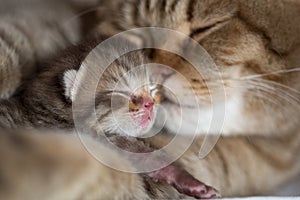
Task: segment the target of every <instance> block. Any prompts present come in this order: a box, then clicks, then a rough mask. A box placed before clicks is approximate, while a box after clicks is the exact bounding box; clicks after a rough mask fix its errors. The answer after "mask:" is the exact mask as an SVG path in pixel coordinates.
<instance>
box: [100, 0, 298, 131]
mask: <svg viewBox="0 0 300 200" xmlns="http://www.w3.org/2000/svg"><path fill="white" fill-rule="evenodd" d="M118 2H119V3H120V4H118ZM113 4H118V6H117V7H118V10H120V11H121V12H115V13H117V14H116V16H113V17H112V16H111V13H113V12H110V13H109V16H110V17H108V18H109V19H108V20H105V22H103V23H101V24H100V29H101V30H103V29H104V28H103V27H101V26H106V27H109V28H107V29H105V30H107V31H110V32H111V33H116V32H118V31H120V30H122V28H123V29H124V30H126V29H130V28H136V27H144V26H147V27H149V26H150V27H151V26H156V27H166V28H170V29H173V30H176V31H180V32H182V33H184V34H186V35H187V36H190V37H191V38H192V39H194V40H195V41H197V42H198V43H199V44H201V45H202V46H203V47H204V48H205V50H206V51H207V52H208V53H209V54H210V56H211V57H212V58H213V60H214V62H215V63H216V65H217V67H218V71H215V70H214V69H211V70H210V69H209V67H208V66H203V68H206V70H208V71H209V70H210V71H211V74H210V75H209V76H207V77H201V76H200V75H199V74H198V73H197V71H195V70H193V68H192V66H191V65H190V64H189V63H187V62H186V61H184V60H183V59H182V58H179V57H178V56H176V55H174V54H169V53H166V52H159V51H156V52H154V53H152V55H154V56H153V57H154V59H155V61H157V62H160V63H163V64H165V65H168V66H171V67H173V68H174V69H176V70H178V71H179V72H180V73H181V74H182V75H184V76H185V77H186V78H187V79H188V80H189V81H190V85H188V84H186V83H184V82H181V80H180V76H176V75H175V76H172V77H171V78H170V79H168V80H167V82H169V83H170V84H177V85H178V87H177V88H175V89H176V91H174V93H176V95H181V96H183V97H184V98H183V99H185V102H182V103H184V104H187V105H189V107H186V110H185V111H184V112H183V113H187V114H186V116H183V121H184V122H186V123H185V124H186V127H185V129H182V130H183V132H185V133H187V134H188V133H190V134H191V133H193V130H195V124H197V123H198V120H199V122H200V124H198V125H199V127H200V131H199V132H202V133H207V132H208V131H209V128H210V121H211V116H212V106H211V101H210V98H211V96H210V95H211V94H212V93H214V94H216V95H217V94H218V93H220V91H219V89H220V87H215V88H214V87H211V88H210V90H208V88H207V85H208V84H211V85H219V84H223V83H224V89H225V93H226V98H222V97H220V99H218V100H219V101H220V102H222V103H223V102H226V108H225V120H224V126H223V131H222V133H224V134H234V133H236V134H244V133H246V134H249V133H250V134H251V133H253V134H273V133H278V134H281V133H283V132H287V131H291V130H292V129H298V124H299V117H300V116H299V113H300V112H299V110H298V109H299V99H300V95H299V89H300V82H299V80H300V78H299V72H298V71H299V70H297V68H298V69H299V66H300V62H299V55H300V39H299V33H300V25H299V20H300V3H299V2H298V1H296V0H292V1H282V0H274V1H272V2H270V1H267V0H259V1H258V0H250V1H244V0H238V1H224V0H208V1H206V0H203V1H198V0H189V1H172V0H166V1H160V0H150V1H137V0H132V1H128V3H123V1H114V3H113ZM101 11H103V12H102V13H101V16H102V17H103V19H107V18H106V17H105V16H103V15H105V11H104V10H101ZM122 11H123V12H122ZM110 22H111V23H110ZM100 29H99V30H100ZM114 31H115V32H114ZM173 42H174V43H176V44H178V46H182V47H183V48H182V49H184V44H185V41H179V40H173ZM184 51H187V52H188V51H193V49H192V48H186V49H184ZM219 75H220V76H221V78H220V76H219ZM218 88H219V89H218ZM221 92H222V91H221ZM194 93H196V95H197V96H198V97H199V100H200V101H199V102H200V112H199V116H194V117H193V118H191V117H190V116H191V115H192V113H194V108H191V107H192V106H193V105H192V103H193V101H189V99H190V97H191V98H193V94H194ZM166 95H167V98H166V99H168V100H169V102H168V103H167V104H165V106H166V107H167V108H168V110H169V111H170V112H171V113H170V115H169V116H170V118H171V117H173V118H172V120H170V121H172V122H173V121H180V120H181V119H180V118H176V116H178V114H177V113H178V110H179V108H178V106H177V105H176V104H172V102H174V101H173V99H172V96H171V95H170V96H168V94H166ZM190 102H192V103H190ZM220 112H223V111H222V110H220ZM287 116H289V117H288V120H287ZM220 123H223V121H220ZM169 128H170V129H172V130H177V128H178V127H176V123H171V124H170V125H169ZM211 133H214V130H212V129H211Z"/></svg>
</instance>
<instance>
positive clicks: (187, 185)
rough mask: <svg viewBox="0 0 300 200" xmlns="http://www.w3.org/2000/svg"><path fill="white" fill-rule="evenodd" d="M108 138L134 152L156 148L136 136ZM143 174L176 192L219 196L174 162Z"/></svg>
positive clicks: (150, 159) (195, 195) (159, 159)
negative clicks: (172, 188)
mask: <svg viewBox="0 0 300 200" xmlns="http://www.w3.org/2000/svg"><path fill="white" fill-rule="evenodd" d="M109 139H110V141H111V142H113V143H114V144H115V145H117V146H118V147H120V148H122V149H124V150H127V151H131V152H135V153H147V152H152V151H154V150H156V149H155V148H154V147H152V146H151V145H150V144H147V143H146V141H142V140H138V139H136V138H131V137H124V136H120V135H110V136H109ZM130 161H132V162H133V163H138V162H141V161H140V160H138V159H135V158H130ZM142 162H144V163H146V165H151V164H152V163H153V162H154V163H156V164H157V163H158V164H162V165H165V164H167V161H166V160H165V159H163V158H159V157H155V158H145V159H144V160H143V161H142ZM145 175H146V176H148V177H150V178H151V179H153V180H154V181H155V182H163V183H166V184H168V185H171V186H173V187H174V188H175V189H176V190H177V191H178V192H180V193H182V194H184V195H188V196H192V197H195V198H205V199H208V198H214V197H218V196H219V194H218V192H217V190H216V189H214V188H213V187H210V186H207V185H205V184H204V183H202V182H200V181H199V180H197V179H196V178H194V177H193V176H192V175H191V174H190V173H188V172H187V171H186V170H185V169H184V168H183V167H181V166H179V165H178V164H176V163H173V164H170V165H168V166H166V167H164V168H162V169H159V170H157V171H154V172H150V173H146V174H145Z"/></svg>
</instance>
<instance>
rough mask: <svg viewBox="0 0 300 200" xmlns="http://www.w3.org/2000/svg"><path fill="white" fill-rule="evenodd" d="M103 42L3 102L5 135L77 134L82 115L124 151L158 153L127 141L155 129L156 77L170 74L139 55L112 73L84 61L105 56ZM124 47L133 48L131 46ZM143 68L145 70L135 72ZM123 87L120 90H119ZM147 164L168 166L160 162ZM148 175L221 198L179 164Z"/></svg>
mask: <svg viewBox="0 0 300 200" xmlns="http://www.w3.org/2000/svg"><path fill="white" fill-rule="evenodd" d="M103 39H104V38H101V37H99V38H97V39H91V40H89V41H87V42H83V43H82V44H81V45H79V46H77V47H74V48H70V49H69V50H67V51H65V52H64V53H63V54H62V55H61V56H60V58H59V59H57V61H55V62H53V63H50V64H49V67H48V68H45V69H44V70H43V71H42V72H40V73H39V74H38V76H37V77H35V78H33V80H32V81H30V82H29V83H28V85H26V86H24V88H23V91H21V92H20V93H19V94H18V95H17V96H16V97H14V98H12V99H10V100H3V101H2V102H0V119H1V120H0V126H1V127H2V128H5V129H9V128H14V129H19V128H32V127H34V128H48V129H49V128H63V129H68V128H69V129H73V128H74V126H75V124H74V119H73V114H74V112H79V113H80V115H81V118H80V120H81V121H82V122H83V124H84V125H85V126H84V128H91V129H92V130H94V131H96V133H97V134H100V135H103V134H106V135H108V137H109V138H111V139H112V141H113V143H116V144H119V146H120V147H122V148H123V149H125V150H127V151H132V152H138V153H146V152H149V151H153V150H155V148H154V147H150V146H148V145H147V144H146V143H145V142H143V141H141V140H137V139H134V138H131V139H130V138H128V135H131V136H140V135H143V134H145V133H147V132H148V131H149V130H150V129H151V128H152V126H153V124H154V121H155V119H156V111H157V104H159V103H160V98H161V94H160V89H161V85H159V82H157V81H155V82H153V80H154V77H162V78H167V77H168V76H169V74H166V71H164V70H163V71H162V72H159V68H156V67H155V66H153V68H151V66H148V67H145V66H143V64H145V62H146V60H145V59H144V58H143V55H142V54H141V53H139V52H131V53H129V54H127V55H124V56H121V58H118V59H117V60H116V61H115V62H114V63H112V64H111V65H110V66H108V68H107V69H103V68H104V67H105V66H102V62H97V59H98V58H97V56H96V58H97V59H96V60H93V62H92V63H91V62H86V61H83V60H84V59H89V55H91V54H92V55H93V54H95V55H97V54H99V53H104V52H97V48H95V47H96V45H97V44H99V43H100V42H101V41H103ZM125 44H129V45H130V43H128V42H125ZM94 48H95V49H94ZM93 49H94V50H93ZM95 51H96V53H92V52H95ZM105 51H107V49H105ZM108 51H109V50H108ZM109 53H112V54H113V53H115V52H110V51H109ZM87 65H89V66H92V68H89V66H87ZM139 66H141V69H140V70H135V69H136V68H137V67H139ZM95 68H101V69H103V72H104V73H103V75H102V76H101V77H100V80H99V82H98V85H97V86H96V87H95V88H96V94H95V97H96V98H95V103H96V106H95V110H96V117H95V118H93V117H90V116H93V115H92V112H91V111H92V109H91V107H90V106H92V107H93V103H94V102H93V101H92V100H91V99H90V97H91V96H89V95H90V94H91V93H93V92H94V91H95V90H92V89H91V87H90V86H91V84H93V83H97V79H98V78H99V75H98V73H97V69H95ZM90 70H92V71H91V72H92V73H90V72H89V71H90ZM85 78H87V79H85ZM94 78H96V79H94ZM162 78H160V79H161V80H162ZM150 79H151V80H150ZM151 81H152V82H151ZM162 81H163V80H162ZM160 83H162V82H160ZM118 84H119V85H120V86H119V87H116V85H118ZM84 91H85V92H84ZM112 99H113V100H112ZM76 101H81V102H80V107H79V108H74V105H73V109H75V111H74V110H72V104H74V102H76ZM112 101H115V103H116V106H115V107H112ZM113 108H114V110H113ZM111 134H117V136H111ZM120 135H125V136H127V138H126V137H122V136H120ZM147 162H149V164H150V163H151V162H156V163H161V164H166V163H167V161H165V160H163V159H162V158H159V157H157V158H154V159H151V160H148V161H147ZM146 175H147V176H148V177H150V178H152V179H154V180H156V181H160V182H166V183H167V184H169V185H172V186H173V187H175V188H176V189H177V190H178V191H179V192H182V193H184V194H186V195H190V196H194V197H197V198H212V197H216V196H217V191H216V190H215V189H214V188H212V187H209V186H206V185H204V184H203V183H201V182H200V181H198V180H196V179H195V178H194V177H192V176H191V175H190V174H189V173H188V172H186V171H185V170H184V169H183V168H181V167H180V166H177V165H175V164H171V165H169V166H167V167H164V168H162V169H160V170H157V171H155V172H151V173H146Z"/></svg>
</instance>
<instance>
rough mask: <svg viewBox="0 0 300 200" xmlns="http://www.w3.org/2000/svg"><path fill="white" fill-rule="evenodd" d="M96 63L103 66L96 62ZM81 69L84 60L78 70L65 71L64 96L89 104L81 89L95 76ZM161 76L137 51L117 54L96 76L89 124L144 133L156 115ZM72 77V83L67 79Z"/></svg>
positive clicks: (124, 132) (108, 130)
mask: <svg viewBox="0 0 300 200" xmlns="http://www.w3.org/2000/svg"><path fill="white" fill-rule="evenodd" d="M95 66H97V67H102V66H99V64H98V63H96V65H95ZM83 69H88V67H87V66H86V65H84V64H83V65H82V66H81V69H80V70H79V71H78V72H77V71H75V70H71V71H67V72H66V73H65V78H64V82H65V85H66V96H67V97H69V98H70V99H71V100H72V101H73V102H74V101H75V100H76V99H77V100H78V99H81V100H79V101H82V102H83V103H84V102H85V103H86V104H89V103H90V97H84V96H86V95H85V94H84V92H80V91H81V90H84V91H86V90H89V89H88V88H89V86H90V85H92V84H95V83H94V82H95V81H96V79H95V80H92V82H91V81H90V80H91V79H92V78H90V77H91V74H90V75H88V76H86V75H84V71H85V70H83ZM87 71H89V70H87ZM95 71H97V70H95ZM72 73H73V74H72ZM74 73H75V74H74ZM93 75H94V76H95V77H98V76H97V75H95V74H93ZM164 75H165V74H164ZM84 76H86V77H88V80H86V82H83V80H84V78H82V77H84ZM164 77H165V76H161V73H160V69H159V68H157V67H156V66H153V65H145V58H144V56H143V55H142V54H141V53H139V52H134V53H129V54H127V55H125V56H122V57H120V58H119V59H117V61H115V62H114V63H112V64H111V65H110V66H108V67H107V68H106V69H105V71H104V73H103V74H102V75H101V78H100V79H99V82H98V86H97V89H96V92H95V98H96V99H95V102H92V103H95V112H96V118H93V117H88V119H87V123H88V125H89V126H90V127H93V128H94V129H96V130H97V131H99V132H101V131H104V132H106V133H114V134H122V135H130V136H141V135H144V134H145V133H147V132H148V131H149V130H150V129H151V128H152V126H153V124H154V121H155V119H156V112H157V108H158V105H159V104H160V101H161V84H160V83H161V82H162V81H163V79H164ZM72 79H73V80H74V81H75V83H70V81H69V80H72ZM77 82H79V83H77ZM68 88H69V89H68ZM91 92H92V90H91ZM88 96H89V95H88ZM82 111H83V112H84V108H82Z"/></svg>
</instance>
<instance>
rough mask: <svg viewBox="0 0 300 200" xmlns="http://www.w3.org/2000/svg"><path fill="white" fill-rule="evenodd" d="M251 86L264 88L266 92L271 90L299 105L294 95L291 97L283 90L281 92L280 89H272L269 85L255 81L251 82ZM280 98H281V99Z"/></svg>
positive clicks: (299, 101)
mask: <svg viewBox="0 0 300 200" xmlns="http://www.w3.org/2000/svg"><path fill="white" fill-rule="evenodd" d="M251 84H253V85H256V86H261V87H264V88H266V89H267V90H269V89H270V90H272V91H273V92H274V93H275V94H277V93H278V92H280V94H281V95H283V96H285V97H287V98H291V100H294V101H295V102H298V103H300V100H299V99H298V98H297V97H295V96H294V95H292V94H289V93H288V92H287V91H285V90H282V89H279V88H274V87H272V86H270V85H268V84H264V83H259V82H255V81H251ZM283 96H282V97H283Z"/></svg>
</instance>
